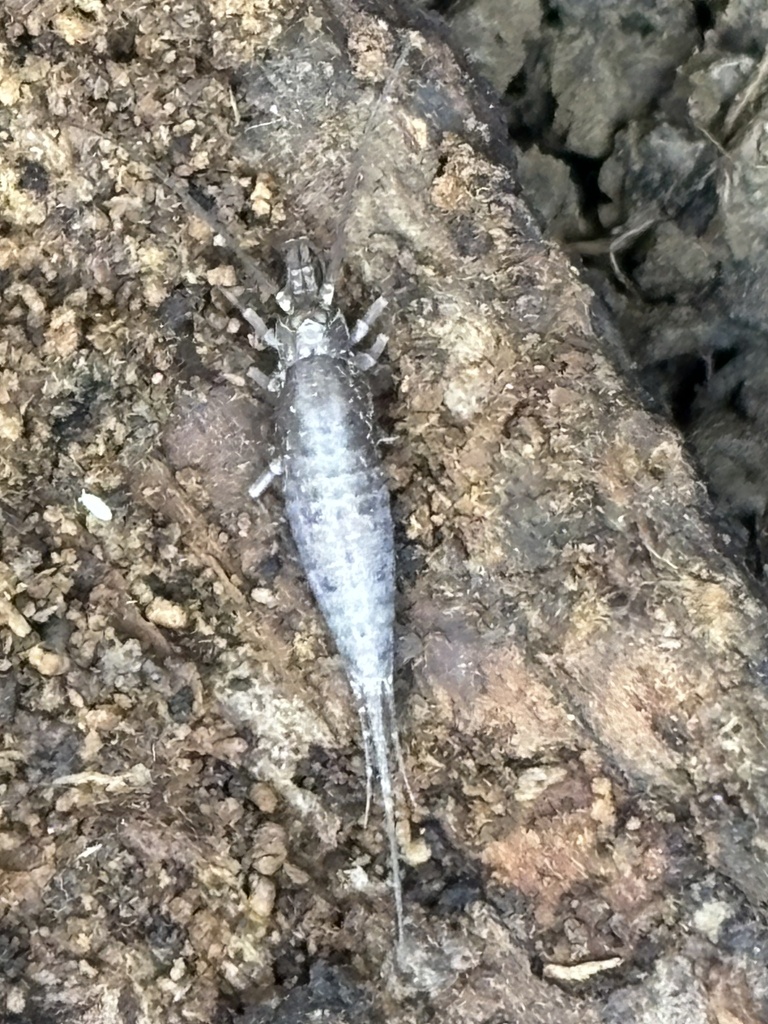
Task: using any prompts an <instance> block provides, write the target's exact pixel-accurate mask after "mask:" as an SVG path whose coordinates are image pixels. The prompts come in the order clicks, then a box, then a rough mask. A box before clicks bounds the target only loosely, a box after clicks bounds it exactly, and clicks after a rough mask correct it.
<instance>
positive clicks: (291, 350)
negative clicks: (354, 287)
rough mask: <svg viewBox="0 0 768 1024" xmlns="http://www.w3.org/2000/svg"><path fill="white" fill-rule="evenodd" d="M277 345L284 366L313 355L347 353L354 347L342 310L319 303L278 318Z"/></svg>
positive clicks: (339, 354) (336, 355)
mask: <svg viewBox="0 0 768 1024" xmlns="http://www.w3.org/2000/svg"><path fill="white" fill-rule="evenodd" d="M275 348H277V351H278V354H279V358H280V364H281V366H282V367H284V368H285V367H287V366H290V365H291V363H295V362H296V361H297V360H299V359H307V358H309V357H310V356H319V355H328V356H334V357H339V356H344V355H347V354H349V352H350V348H351V343H350V337H349V328H348V327H347V322H346V320H345V319H344V316H343V314H342V313H341V312H340V310H338V309H325V308H323V307H322V306H316V307H315V308H314V309H312V310H310V311H309V312H304V311H302V312H297V313H293V314H291V315H290V316H288V317H286V318H285V319H284V320H280V321H279V322H278V324H277V326H276V328H275Z"/></svg>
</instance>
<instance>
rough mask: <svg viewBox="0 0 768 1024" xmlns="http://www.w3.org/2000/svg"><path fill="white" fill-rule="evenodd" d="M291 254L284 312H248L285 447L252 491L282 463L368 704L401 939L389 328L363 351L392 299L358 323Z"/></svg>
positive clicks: (291, 502)
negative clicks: (375, 376) (386, 427)
mask: <svg viewBox="0 0 768 1024" xmlns="http://www.w3.org/2000/svg"><path fill="white" fill-rule="evenodd" d="M285 264H286V286H285V289H284V290H283V291H281V292H279V293H278V295H277V301H278V303H279V305H280V307H281V309H282V310H283V313H284V315H283V316H281V317H280V318H279V319H278V321H277V323H276V325H275V327H274V328H271V329H269V330H267V329H266V327H265V325H264V324H263V321H261V319H260V318H259V317H258V316H256V315H255V314H252V313H251V314H250V315H249V320H250V322H251V323H252V325H253V326H254V328H255V329H256V332H257V334H258V335H259V336H260V337H261V338H262V340H263V341H265V342H266V343H267V344H268V345H271V346H272V347H273V348H275V349H276V350H277V353H278V369H277V373H276V374H275V376H274V377H273V378H272V379H271V380H270V381H269V384H268V386H269V387H270V388H272V389H276V390H277V391H278V399H277V410H276V422H275V427H276V434H277V458H275V459H274V460H273V462H272V463H271V464H270V468H269V470H268V471H267V472H266V473H264V474H263V475H262V477H261V478H260V479H259V480H258V481H257V482H256V483H255V484H254V485H253V487H252V488H251V491H250V493H251V495H252V496H253V497H258V495H260V494H261V493H262V492H263V491H264V489H265V488H266V487H267V486H268V485H269V483H270V482H271V481H272V479H273V478H274V477H275V476H277V475H282V477H283V490H284V495H285V507H286V516H287V519H288V523H289V525H290V528H291V532H292V534H293V537H294V540H295V542H296V547H297V549H298V552H299V558H300V559H301V564H302V567H303V569H304V572H305V573H306V576H307V580H308V582H309V585H310V587H311V589H312V593H313V594H314V597H315V599H316V601H317V604H318V606H319V607H320V610H321V612H322V614H323V617H324V618H325V621H326V623H327V626H328V629H329V631H330V633H331V635H332V636H333V639H334V641H335V643H336V647H337V648H338V651H339V654H340V655H341V657H342V659H343V661H344V665H345V668H346V671H347V675H348V678H349V683H350V687H351V689H352V692H353V695H354V698H355V701H356V704H357V710H358V714H359V716H360V724H361V730H362V738H363V744H364V749H365V762H366V771H367V801H366V817H367V813H368V803H369V801H370V793H371V780H372V776H373V774H374V772H375V774H376V776H377V777H378V781H379V785H380V787H381V796H382V803H383V807H384V815H385V822H386V830H387V837H388V840H389V849H390V857H391V860H392V886H393V890H394V896H395V910H396V917H397V932H398V939H399V940H402V938H403V911H402V895H401V887H400V876H399V871H398V866H397V864H398V861H397V856H398V854H397V839H396V834H395V814H394V795H393V790H392V771H391V767H390V751H391V750H392V751H394V752H395V753H397V754H398V755H399V745H398V740H397V730H396V725H395V717H394V697H393V680H392V677H393V654H394V633H393V627H394V604H395V552H394V528H393V522H392V513H391V508H390V497H389V492H388V489H387V485H386V479H385V476H384V471H383V468H382V466H381V462H380V460H379V456H378V451H377V446H376V441H375V437H374V424H373V408H372V400H371V393H370V389H369V387H368V384H367V381H366V379H365V376H364V373H363V371H364V370H365V369H370V367H371V366H372V365H373V364H374V363H375V362H376V359H377V358H378V356H379V355H380V354H381V352H382V351H383V348H384V345H385V344H386V338H385V337H383V336H379V338H378V339H377V340H376V341H375V342H374V344H373V345H372V346H371V347H370V348H369V350H368V351H367V352H365V353H358V352H356V351H355V346H356V345H357V344H358V343H359V342H360V341H361V340H362V338H363V337H365V335H366V334H367V333H368V330H369V328H370V326H371V324H372V323H373V321H374V320H375V318H376V317H377V316H378V315H379V313H380V312H381V310H382V309H383V308H384V305H385V303H384V301H383V300H381V299H380V300H378V301H377V302H375V303H374V304H373V306H371V308H370V309H369V311H368V313H367V314H366V315H365V316H364V317H363V318H362V319H361V320H359V321H358V322H357V323H356V324H355V326H354V327H353V329H352V331H350V330H349V327H348V326H347V323H346V320H345V318H344V316H343V314H342V313H341V312H340V310H338V309H337V308H336V307H335V306H334V304H333V288H332V287H331V286H330V285H328V284H327V283H325V282H324V276H323V268H322V267H321V265H320V263H319V261H318V260H317V259H316V257H315V256H314V254H313V252H312V249H311V247H310V245H309V243H308V242H307V240H306V239H296V240H293V241H291V242H289V243H288V244H287V246H286V248H285ZM247 315H248V314H247Z"/></svg>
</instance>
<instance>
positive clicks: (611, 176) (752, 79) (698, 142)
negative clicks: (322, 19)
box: [447, 0, 768, 596]
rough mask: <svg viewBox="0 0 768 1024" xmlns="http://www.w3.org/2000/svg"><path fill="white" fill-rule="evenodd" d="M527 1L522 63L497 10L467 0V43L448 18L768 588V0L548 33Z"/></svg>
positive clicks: (625, 10)
mask: <svg viewBox="0 0 768 1024" xmlns="http://www.w3.org/2000/svg"><path fill="white" fill-rule="evenodd" d="M517 7H518V5H517V4H514V3H513V4H511V5H510V7H509V8H508V10H507V16H506V18H504V19H502V20H501V25H502V28H504V27H505V26H508V25H509V24H513V23H515V15H516V10H517ZM519 8H520V13H521V16H522V17H523V18H525V19H527V20H525V26H526V28H525V37H524V42H523V44H522V45H523V47H524V51H525V57H524V59H523V60H522V61H521V57H520V45H521V44H520V42H519V41H518V42H516V43H514V44H510V45H508V46H505V45H503V43H504V40H505V38H506V35H505V32H504V31H502V33H501V35H495V36H494V34H493V27H492V24H490V18H491V17H492V16H493V13H494V12H493V9H492V5H490V7H488V5H486V4H484V3H482V2H478V3H477V4H473V5H471V11H473V12H475V13H474V20H475V21H477V20H478V16H479V13H483V14H484V15H485V18H486V21H485V22H484V24H483V27H482V32H481V30H480V28H479V27H477V28H476V30H475V34H474V35H470V36H469V37H467V38H466V40H465V24H466V22H467V21H468V20H469V18H470V11H468V10H467V9H466V6H462V5H458V6H457V7H456V8H454V7H452V6H451V5H448V8H447V14H448V17H449V18H450V19H451V20H452V21H453V22H454V23H455V24H456V26H457V29H458V31H457V38H458V40H459V41H460V43H461V44H462V45H465V46H468V47H470V48H471V54H472V56H473V58H474V59H475V61H476V62H478V63H479V64H480V66H481V67H482V69H483V71H484V72H485V74H486V75H487V76H488V78H489V79H490V80H491V81H492V82H493V83H494V84H495V85H496V86H497V88H499V91H500V93H504V103H505V106H506V108H507V110H508V113H509V121H510V128H511V132H512V135H513V137H514V138H515V139H516V140H517V141H518V142H520V143H521V145H522V146H523V149H524V152H523V155H522V156H521V159H520V166H521V182H523V184H524V187H525V189H526V195H527V197H528V198H529V201H530V202H531V203H532V205H533V206H534V207H535V208H536V210H537V211H538V212H539V214H540V216H541V218H542V220H543V222H544V224H545V226H546V231H547V233H548V234H550V235H553V236H554V237H556V238H559V239H561V240H565V241H567V242H569V243H570V244H571V245H572V246H573V247H574V249H575V250H577V251H578V252H580V253H581V254H582V255H583V256H584V258H585V260H586V261H587V263H588V265H589V266H591V267H592V268H593V270H594V269H595V268H596V273H594V274H593V275H592V276H591V277H590V280H591V282H592V284H593V286H594V287H595V288H596V289H597V290H598V291H599V292H600V294H601V295H602V297H603V299H604V300H605V302H606V303H607V305H608V306H609V308H610V309H611V311H612V314H613V316H614V319H615V321H616V323H617V325H618V327H619V332H620V337H621V339H622V343H623V344H624V345H625V346H626V351H627V353H628V354H629V356H630V358H631V359H632V360H633V361H634V362H635V363H636V364H637V366H638V367H639V368H640V370H641V379H642V382H643V384H644V386H645V387H646V388H648V389H649V391H650V392H651V393H652V394H653V395H654V396H655V397H656V398H657V399H658V400H659V402H660V408H663V409H665V410H666V411H667V412H668V414H669V415H670V416H671V417H672V418H674V420H675V422H676V424H677V425H678V426H679V427H680V428H682V429H683V430H684V431H685V433H686V436H687V438H688V440H689V443H690V447H691V450H692V452H693V453H694V455H695V458H696V461H697V463H698V464H699V466H700V467H701V468H702V470H703V473H704V476H705V478H706V479H707V481H708V483H709V485H710V488H711V491H712V494H713V496H714V497H715V500H716V501H717V503H718V506H719V509H720V511H721V513H722V514H723V528H722V529H723V533H724V534H726V535H728V540H727V543H730V544H731V545H732V548H733V551H734V553H736V554H740V556H741V557H742V559H743V560H745V561H746V563H747V565H748V566H749V568H750V570H751V571H752V572H753V573H754V574H755V576H756V578H757V579H758V581H759V583H760V585H761V586H762V588H763V590H764V592H765V593H766V595H767V596H768V586H766V573H765V564H766V560H767V559H768V472H767V471H766V467H768V421H766V412H765V409H766V404H765V402H763V401H762V396H763V395H764V394H765V385H766V383H768V302H767V300H766V296H767V295H768V255H766V252H767V250H766V246H765V238H766V233H767V232H768V222H767V221H766V217H767V214H766V210H768V201H767V200H768V163H767V162H766V159H765V148H766V147H765V134H766V121H767V120H768V99H767V97H768V88H766V86H767V85H768V59H766V57H765V53H766V48H767V47H768V12H766V7H765V3H764V2H763V0H727V2H726V0H700V2H697V3H691V4H678V3H675V2H668V0H653V2H649V3H643V4H637V3H636V2H635V0H612V2H610V3H601V4H582V3H571V2H570V0H548V2H547V3H546V4H543V5H542V8H541V13H540V21H539V25H538V27H536V26H533V25H532V24H530V12H529V7H528V5H527V4H526V3H520V5H519ZM483 38H493V39H495V40H496V45H495V47H489V46H483V45H481V41H482V39H483ZM479 41H480V42H479ZM499 83H501V84H499ZM542 156H545V157H546V159H542ZM568 174H570V177H571V179H572V180H571V182H569V181H568V177H567V176H568ZM600 253H602V258H601V257H600V255H599V254H600Z"/></svg>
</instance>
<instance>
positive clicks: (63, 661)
mask: <svg viewBox="0 0 768 1024" xmlns="http://www.w3.org/2000/svg"><path fill="white" fill-rule="evenodd" d="M27 661H28V662H29V664H30V665H31V666H32V668H35V669H37V671H38V672H39V673H40V675H41V676H62V675H64V673H65V672H66V671H67V669H68V668H69V658H68V657H67V655H66V654H59V653H57V652H56V651H46V649H45V648H44V647H40V646H37V647H31V648H30V649H29V650H28V651H27Z"/></svg>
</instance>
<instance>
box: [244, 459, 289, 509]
mask: <svg viewBox="0 0 768 1024" xmlns="http://www.w3.org/2000/svg"><path fill="white" fill-rule="evenodd" d="M282 472H283V460H282V459H272V461H271V462H270V464H269V466H267V468H266V469H265V470H264V472H263V473H262V474H261V476H260V477H259V479H258V480H256V481H255V483H252V484H251V486H250V487H249V488H248V494H249V495H250V496H251V497H252V498H253V499H254V500H255V499H256V498H260V497H261V496H262V494H263V493H264V491H266V489H267V488H268V487H269V485H270V484H271V483H272V481H273V480H274V479H275V477H276V476H280V474H281V473H282Z"/></svg>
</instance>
